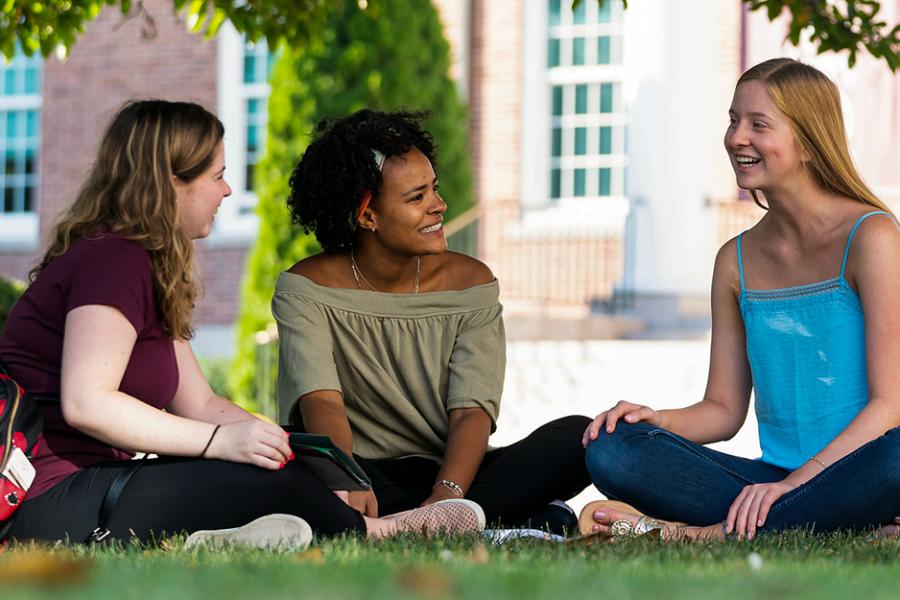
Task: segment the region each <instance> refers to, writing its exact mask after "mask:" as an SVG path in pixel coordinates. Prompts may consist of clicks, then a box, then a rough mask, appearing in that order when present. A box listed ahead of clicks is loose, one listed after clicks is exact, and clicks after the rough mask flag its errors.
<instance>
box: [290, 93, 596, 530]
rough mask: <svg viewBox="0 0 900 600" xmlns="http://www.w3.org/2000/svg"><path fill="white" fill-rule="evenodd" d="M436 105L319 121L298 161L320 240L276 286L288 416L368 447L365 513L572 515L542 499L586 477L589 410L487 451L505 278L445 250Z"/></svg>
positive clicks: (299, 206)
mask: <svg viewBox="0 0 900 600" xmlns="http://www.w3.org/2000/svg"><path fill="white" fill-rule="evenodd" d="M426 116H427V115H425V114H421V113H407V112H397V113H382V112H375V111H371V110H362V111H359V112H357V113H355V114H353V115H351V116H349V117H346V118H343V119H339V120H336V121H323V122H322V123H320V124H319V126H318V127H317V129H316V132H315V135H314V140H313V141H312V143H311V144H310V146H309V148H308V149H307V150H306V152H305V154H304V155H303V157H302V159H301V160H300V163H299V164H298V165H297V167H296V169H295V170H294V173H293V175H292V177H291V181H290V183H291V196H290V198H289V200H288V204H289V207H290V210H291V212H292V216H293V219H294V221H295V222H296V223H298V224H299V225H301V226H302V227H303V228H304V230H305V231H307V232H314V233H315V235H316V239H317V240H318V241H319V244H320V245H321V246H322V248H323V250H324V251H325V252H324V253H322V254H318V255H316V256H312V257H309V258H307V259H304V260H302V261H300V262H299V263H297V264H296V265H294V266H293V267H292V268H291V269H290V270H289V271H288V272H286V273H283V274H282V275H281V276H280V278H279V280H278V284H277V286H276V291H275V298H274V300H273V311H274V314H275V317H276V320H277V321H278V326H279V332H280V345H281V351H280V364H279V381H278V396H279V404H280V408H281V411H282V415H283V416H286V417H287V418H288V420H289V422H290V423H291V424H292V425H297V426H301V427H303V428H304V429H306V430H307V431H310V432H313V433H319V434H326V435H329V436H331V437H332V438H333V439H334V441H335V443H336V444H337V445H338V446H340V447H341V448H342V449H344V450H345V451H346V452H351V451H352V452H353V453H354V454H355V455H356V456H357V458H358V459H359V462H360V463H361V465H362V467H363V469H365V470H366V472H367V473H368V474H369V476H370V477H371V479H372V481H373V483H374V491H373V492H353V493H350V494H349V495H348V497H347V501H348V503H349V504H350V505H351V506H352V507H354V508H356V509H357V510H359V511H361V512H363V513H364V514H366V515H369V516H374V515H377V514H378V513H379V512H383V513H390V512H395V511H402V510H407V509H410V508H414V507H417V506H420V505H421V506H427V505H429V504H432V503H434V502H437V501H440V500H443V499H448V498H463V497H465V498H468V499H471V500H474V501H475V502H477V503H479V504H480V505H481V506H482V507H483V508H484V511H485V514H486V516H487V519H488V521H489V522H495V523H496V522H501V523H503V524H505V525H507V526H510V525H512V526H522V525H529V524H531V525H535V526H543V525H546V524H548V523H549V525H550V526H551V527H554V528H556V529H560V528H562V526H563V525H567V526H573V525H574V524H575V523H574V519H570V518H569V514H568V511H566V510H564V509H562V510H560V509H556V511H558V512H556V511H555V510H553V509H550V510H547V507H548V506H549V505H550V504H551V503H552V502H553V501H554V500H555V499H558V498H569V497H571V496H573V495H575V494H577V493H578V492H579V491H581V490H582V489H583V488H584V487H585V486H586V485H587V483H588V475H587V472H586V469H585V466H584V450H583V448H581V446H580V444H579V441H580V440H579V436H580V433H581V431H583V430H584V427H585V426H586V425H587V423H588V422H589V420H588V419H587V418H586V417H574V416H573V417H566V418H563V419H559V420H557V421H553V422H552V423H548V424H546V425H544V426H542V427H541V428H539V429H538V430H536V431H535V432H534V433H532V434H531V435H530V436H528V437H527V438H526V439H524V440H522V441H520V442H518V443H516V444H513V445H512V446H509V447H505V448H497V449H489V448H488V437H489V436H490V434H491V433H492V432H493V431H494V429H495V428H496V419H497V416H498V414H499V408H500V395H501V392H502V388H503V378H504V368H505V361H506V355H505V336H504V330H503V321H502V318H501V312H502V308H501V306H500V302H499V299H498V298H499V287H498V284H497V280H496V279H495V278H494V276H493V274H492V273H491V271H490V270H489V269H488V268H487V267H486V266H485V265H484V264H482V263H481V262H479V261H478V260H475V259H474V258H470V257H468V256H465V255H462V254H458V253H455V252H448V251H447V240H446V238H445V236H444V230H443V218H444V217H443V215H444V211H446V209H447V205H446V204H445V203H444V200H443V199H442V198H441V195H440V193H439V192H438V178H437V175H436V174H435V170H434V165H435V164H436V161H435V143H434V141H433V140H432V137H431V135H430V134H429V133H428V132H427V131H424V130H423V129H422V128H421V127H420V122H421V121H422V120H423V119H424V118H425V117H426ZM554 512H556V514H554Z"/></svg>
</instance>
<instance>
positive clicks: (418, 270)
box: [350, 250, 422, 294]
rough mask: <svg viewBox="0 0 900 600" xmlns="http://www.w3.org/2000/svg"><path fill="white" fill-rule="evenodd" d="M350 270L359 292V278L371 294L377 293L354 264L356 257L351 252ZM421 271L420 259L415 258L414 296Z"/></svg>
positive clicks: (417, 288) (416, 292) (417, 291)
mask: <svg viewBox="0 0 900 600" xmlns="http://www.w3.org/2000/svg"><path fill="white" fill-rule="evenodd" d="M350 270H351V271H353V279H355V280H356V287H357V289H360V290H361V289H362V283H360V278H362V280H363V281H365V282H366V285H367V286H369V289H370V290H372V291H373V292H377V291H378V290H377V289H375V286H374V285H372V284H371V283H369V280H368V279H366V276H365V274H364V273H363V272H362V270H361V269H360V268H359V265H358V264H356V257H355V256H354V255H353V250H350ZM421 271H422V258H421V257H419V256H417V257H416V279H415V281H414V284H413V287H414V290H413V293H414V294H418V293H419V274H420V273H421Z"/></svg>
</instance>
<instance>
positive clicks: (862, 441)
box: [581, 58, 900, 539]
mask: <svg viewBox="0 0 900 600" xmlns="http://www.w3.org/2000/svg"><path fill="white" fill-rule="evenodd" d="M725 150H726V151H727V153H728V156H729V158H730V159H731V165H732V167H733V168H734V172H735V176H736V178H737V184H738V186H739V187H741V188H743V189H746V190H750V191H751V192H752V194H753V197H754V199H755V200H756V201H757V203H758V204H760V206H762V207H763V208H765V209H767V212H766V214H765V216H763V218H762V219H761V220H760V221H759V223H757V224H756V225H755V226H753V227H752V228H750V229H748V230H747V231H745V232H743V233H742V234H740V235H738V236H737V237H736V238H734V239H732V240H730V241H728V242H727V243H726V244H725V245H724V246H723V247H722V249H721V250H720V251H719V254H718V256H717V257H716V263H715V270H714V272H713V280H712V351H711V354H710V366H709V378H708V381H707V386H706V393H705V394H704V397H703V399H702V400H701V401H700V402H698V403H696V404H694V405H692V406H688V407H686V408H680V409H676V410H662V411H656V410H653V409H652V408H650V407H647V406H640V405H637V404H633V403H630V402H625V401H622V402H619V403H618V404H616V405H615V406H614V407H613V408H611V409H610V410H607V411H604V412H602V413H600V415H599V416H597V418H596V419H595V420H594V422H593V423H592V424H591V426H590V427H589V428H588V429H587V430H586V431H585V433H584V439H583V443H584V444H585V446H587V465H588V469H589V470H590V472H591V477H592V479H593V481H594V483H595V484H596V486H597V487H598V488H599V489H600V490H601V491H602V492H603V493H604V494H606V495H607V496H609V497H611V498H615V499H616V500H619V501H623V502H628V503H629V504H630V505H632V506H623V505H622V504H621V503H615V502H613V503H610V502H609V501H600V502H599V503H596V504H589V505H588V506H587V507H586V509H585V511H584V513H583V515H582V519H581V525H582V530H583V531H584V532H585V533H588V532H592V531H596V532H600V533H601V534H603V535H612V536H613V537H621V536H623V535H624V536H633V535H639V534H643V533H647V532H657V533H658V534H659V535H660V536H661V537H662V538H663V539H672V538H675V539H681V538H698V537H701V538H704V539H723V538H724V537H725V536H737V537H740V538H752V537H754V536H755V535H757V534H758V533H763V532H772V531H781V530H784V529H790V528H803V529H807V530H814V531H817V532H829V531H835V530H857V531H859V530H866V529H876V528H878V530H879V533H880V534H882V535H896V534H897V529H898V527H897V524H896V523H895V517H896V516H897V515H898V514H900V469H898V466H897V465H898V459H900V319H898V318H897V306H898V303H900V232H898V228H897V221H896V217H895V216H894V215H893V214H892V213H891V211H890V210H889V209H888V207H887V206H885V204H884V203H883V202H881V201H880V200H879V199H878V198H877V197H876V196H875V195H874V194H873V193H872V192H871V191H870V190H869V188H868V187H867V186H866V184H865V183H864V182H863V180H862V178H861V177H860V176H859V174H858V173H857V171H856V168H855V167H854V166H853V161H852V159H851V157H850V152H849V149H848V145H847V138H846V134H845V132H844V123H843V117H842V114H841V103H840V94H839V93H838V89H837V87H836V86H835V85H834V83H832V82H831V80H829V79H828V78H827V77H826V76H825V75H824V74H822V73H821V72H820V71H818V70H816V69H815V68H813V67H811V66H809V65H805V64H802V63H799V62H797V61H795V60H791V59H787V58H778V59H773V60H769V61H766V62H763V63H760V64H758V65H756V66H755V67H752V68H751V69H749V70H748V71H747V72H745V73H744V74H743V75H742V76H741V78H740V79H739V80H738V83H737V86H736V87H735V92H734V99H733V100H732V103H731V109H730V110H729V124H728V128H727V130H726V133H725ZM761 196H764V198H765V202H763V199H762V197H761ZM751 391H753V392H754V394H755V408H756V416H757V421H758V423H759V441H760V447H761V448H762V457H761V458H760V459H758V460H750V459H747V458H741V457H736V456H730V455H728V454H725V453H722V452H717V451H715V450H712V449H710V448H707V447H705V446H704V445H703V444H708V443H711V442H717V441H721V440H726V439H730V438H731V437H733V436H734V435H735V434H736V433H737V432H738V429H740V427H741V425H742V424H743V422H744V419H745V418H746V415H747V410H748V408H749V405H750V393H751ZM638 511H640V512H644V513H647V514H648V515H652V516H653V517H657V518H659V519H666V520H668V521H676V522H677V521H680V522H684V523H689V524H690V525H691V526H684V525H681V524H676V523H671V522H669V523H667V522H663V521H657V520H655V519H652V518H649V517H646V516H642V515H641V514H640V512H638Z"/></svg>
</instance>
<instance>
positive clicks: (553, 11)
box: [550, 0, 562, 27]
mask: <svg viewBox="0 0 900 600" xmlns="http://www.w3.org/2000/svg"><path fill="white" fill-rule="evenodd" d="M561 4H562V1H561V0H550V26H551V27H553V26H554V25H559V20H560V12H561V11H560V9H561Z"/></svg>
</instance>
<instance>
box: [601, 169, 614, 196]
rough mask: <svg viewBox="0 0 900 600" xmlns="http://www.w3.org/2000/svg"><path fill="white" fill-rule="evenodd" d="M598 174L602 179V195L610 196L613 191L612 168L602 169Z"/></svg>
mask: <svg viewBox="0 0 900 600" xmlns="http://www.w3.org/2000/svg"><path fill="white" fill-rule="evenodd" d="M598 175H599V179H600V195H601V196H609V195H610V194H611V193H612V191H611V189H612V169H609V168H605V169H600V171H599V173H598Z"/></svg>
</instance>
